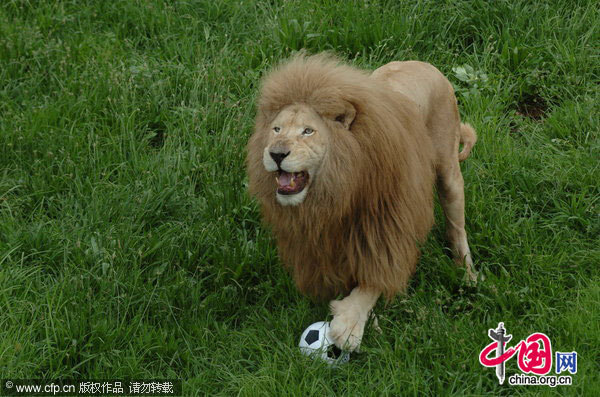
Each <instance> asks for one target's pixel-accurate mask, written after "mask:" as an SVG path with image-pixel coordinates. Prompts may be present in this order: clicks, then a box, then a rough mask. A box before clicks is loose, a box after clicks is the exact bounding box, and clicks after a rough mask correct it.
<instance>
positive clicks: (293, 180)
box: [290, 175, 296, 187]
mask: <svg viewBox="0 0 600 397" xmlns="http://www.w3.org/2000/svg"><path fill="white" fill-rule="evenodd" d="M295 179H296V177H295V176H294V175H292V180H291V181H290V186H291V187H296V182H295Z"/></svg>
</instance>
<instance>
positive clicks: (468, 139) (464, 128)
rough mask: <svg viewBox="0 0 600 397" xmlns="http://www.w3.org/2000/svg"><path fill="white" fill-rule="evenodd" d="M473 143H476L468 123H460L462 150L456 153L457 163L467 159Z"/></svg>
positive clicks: (472, 130) (475, 137) (475, 135)
mask: <svg viewBox="0 0 600 397" xmlns="http://www.w3.org/2000/svg"><path fill="white" fill-rule="evenodd" d="M475 142H477V134H476V133H475V129H473V127H471V124H469V123H460V143H462V145H463V149H462V151H461V152H460V153H458V161H465V160H466V159H467V157H469V154H470V153H471V149H473V146H475Z"/></svg>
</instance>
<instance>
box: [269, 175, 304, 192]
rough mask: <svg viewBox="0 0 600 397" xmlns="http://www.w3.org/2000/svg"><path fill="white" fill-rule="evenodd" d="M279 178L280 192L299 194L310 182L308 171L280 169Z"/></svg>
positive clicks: (277, 178) (278, 189)
mask: <svg viewBox="0 0 600 397" xmlns="http://www.w3.org/2000/svg"><path fill="white" fill-rule="evenodd" d="M275 179H276V180H277V193H279V194H297V193H300V192H301V191H303V190H304V188H305V187H306V185H307V184H308V172H306V171H300V172H287V171H279V176H277V177H276V178H275Z"/></svg>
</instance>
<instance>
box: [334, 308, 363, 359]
mask: <svg viewBox="0 0 600 397" xmlns="http://www.w3.org/2000/svg"><path fill="white" fill-rule="evenodd" d="M356 309H357V308H356V307H353V305H348V304H346V302H344V301H332V302H331V312H332V313H333V320H331V324H330V329H329V336H330V337H331V338H332V340H333V343H335V345H336V346H337V347H339V348H340V349H342V350H348V351H354V350H357V349H358V348H359V346H360V341H361V339H362V337H363V333H364V331H365V323H366V316H364V315H363V313H361V312H360V310H356Z"/></svg>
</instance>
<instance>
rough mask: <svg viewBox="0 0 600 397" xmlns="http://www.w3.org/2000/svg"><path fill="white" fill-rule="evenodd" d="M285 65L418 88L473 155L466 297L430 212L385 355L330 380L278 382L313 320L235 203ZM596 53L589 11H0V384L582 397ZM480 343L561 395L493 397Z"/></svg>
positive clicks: (596, 241)
mask: <svg viewBox="0 0 600 397" xmlns="http://www.w3.org/2000/svg"><path fill="white" fill-rule="evenodd" d="M301 48H306V49H308V50H309V51H311V52H318V51H321V50H333V51H335V52H336V53H338V54H339V55H340V56H342V57H344V58H345V59H348V61H349V62H351V63H352V64H354V65H356V66H359V67H364V68H375V67H378V66H381V65H382V64H384V63H385V62H388V61H391V60H406V59H419V60H423V61H428V62H431V63H433V64H434V65H436V66H437V67H438V68H439V69H440V70H441V71H442V72H444V73H445V74H446V75H447V76H448V77H449V79H450V80H451V81H452V83H453V84H455V87H456V89H457V96H458V98H459V103H460V110H461V114H462V117H463V119H464V120H466V121H468V122H470V123H472V124H473V126H474V127H475V128H476V129H477V131H478V133H479V142H478V144H477V145H476V147H475V149H474V152H473V155H472V156H471V157H470V158H469V160H467V161H466V162H465V163H464V164H463V166H462V168H463V173H464V177H465V180H466V195H467V209H466V210H467V232H468V233H469V237H470V243H471V249H472V251H473V258H474V260H475V262H476V266H477V268H478V269H479V270H480V271H481V272H482V273H483V274H484V275H485V277H486V280H485V281H484V282H482V283H480V284H479V285H478V286H477V287H469V286H467V285H465V284H464V283H463V282H462V281H461V280H462V275H463V274H462V272H461V270H460V269H457V268H455V267H454V265H453V263H452V260H451V259H450V258H449V257H448V255H447V248H446V242H445V240H444V238H443V235H444V233H443V217H442V216H441V211H440V209H439V207H437V208H436V220H437V226H435V227H434V229H433V231H432V233H431V236H430V238H429V240H428V241H427V243H426V245H425V247H424V249H423V255H422V258H421V260H420V263H419V266H418V270H417V273H416V275H415V277H414V279H413V281H412V283H411V285H410V288H409V290H408V291H407V294H406V295H405V296H402V297H398V298H397V299H396V300H394V301H393V302H392V303H390V304H388V305H384V304H383V303H381V302H380V303H379V305H378V306H377V313H378V314H379V317H380V320H379V322H380V325H381V327H382V329H383V334H381V335H379V334H377V333H376V332H374V331H373V330H372V329H370V330H367V334H366V336H365V339H364V341H363V352H362V353H361V354H355V355H353V356H352V359H351V361H350V363H349V364H347V365H345V366H343V367H341V368H339V369H337V370H330V369H329V368H327V367H325V366H324V365H320V364H319V363H316V362H311V361H309V360H307V359H305V358H304V357H302V356H300V354H299V352H298V350H297V347H296V344H297V341H298V338H299V336H300V333H301V332H302V330H303V329H304V328H305V327H306V326H307V325H308V324H310V323H312V322H314V321H319V320H323V319H325V318H326V316H327V305H326V304H325V303H315V302H311V301H310V300H309V299H307V298H305V297H303V296H301V295H300V294H299V293H298V292H297V291H296V290H295V287H294V285H293V282H292V281H291V279H290V277H289V275H288V274H287V273H286V272H285V270H284V269H283V268H282V267H281V264H280V262H279V259H278V257H277V252H276V249H275V245H274V241H273V239H272V237H271V235H270V232H269V230H268V229H267V228H265V227H264V226H262V225H261V223H260V216H259V212H258V208H257V205H256V203H255V202H254V201H253V200H252V199H250V197H249V196H248V193H247V191H246V187H247V180H246V176H245V170H244V158H245V153H244V147H245V144H246V142H247V140H248V137H249V135H250V133H251V131H252V123H253V116H254V100H255V98H256V93H257V87H258V83H259V80H260V77H261V76H262V75H263V73H264V72H265V71H266V70H268V68H269V67H271V66H272V65H274V64H276V63H277V62H278V61H279V60H280V59H283V58H285V57H287V56H289V55H290V54H292V53H293V51H295V50H298V49H301ZM599 48H600V12H599V11H598V7H597V4H596V2H594V1H591V0H590V1H570V0H562V1H560V0H557V1H522V0H514V1H508V0H498V1H494V2H489V1H483V0H475V1H439V2H438V1H398V2H396V1H388V2H378V1H368V2H350V1H347V2H344V1H339V2H335V1H329V0H328V1H324V2H323V1H315V0H312V1H264V2H256V3H255V2H253V1H240V0H238V1H194V0H189V1H165V2H158V1H101V0H98V1H60V2H59V1H44V2H42V1H39V2H37V1H33V0H29V1H28V0H6V1H2V3H1V5H0V375H1V376H0V378H10V377H13V378H50V379H61V378H62V379H65V378H96V379H98V378H100V379H106V378H141V379H152V378H178V379H182V380H183V382H184V384H183V387H184V393H185V394H186V395H189V394H205V393H211V394H222V395H231V394H238V395H244V396H254V395H263V394H289V395H309V394H315V395H332V394H347V395H354V394H364V395H385V394H389V395H435V396H441V395H449V394H453V395H487V394H491V395H509V394H510V395H512V394H517V395H519V394H528V393H531V392H533V393H537V394H540V395H553V394H574V395H589V396H592V395H600V378H599V376H598V375H599V373H600V268H599V266H598V265H599V264H600V237H599V236H600V199H599V198H600V166H599V159H600V132H599V131H600V121H599V120H600V117H599V114H600V112H599V107H600V95H599V83H600V59H599V56H600V50H599ZM499 321H504V322H505V325H506V327H507V328H508V331H509V333H511V334H512V335H513V341H514V342H515V343H516V342H518V341H519V340H521V339H524V338H526V337H527V336H528V335H529V334H531V333H533V332H543V333H545V334H547V335H548V336H549V337H550V339H551V341H552V348H553V351H556V350H559V351H572V350H575V351H577V352H578V354H579V356H578V372H577V374H576V375H573V385H572V386H560V387H557V388H555V389H552V388H550V387H547V386H537V387H526V386H508V385H507V383H505V384H504V385H503V386H500V385H499V384H498V381H497V379H496V377H495V373H494V369H492V368H484V367H482V366H481V365H480V364H479V361H478V355H479V352H480V351H481V349H483V347H485V346H486V345H487V344H488V343H490V342H491V340H490V339H489V338H488V336H487V330H488V329H489V328H493V327H496V325H497V323H498V322H499ZM514 373H519V371H518V368H517V364H516V359H511V360H510V361H509V362H508V363H507V374H508V375H511V374H514ZM551 374H555V373H554V366H553V368H552V372H551ZM562 375H564V373H563V374H562Z"/></svg>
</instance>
